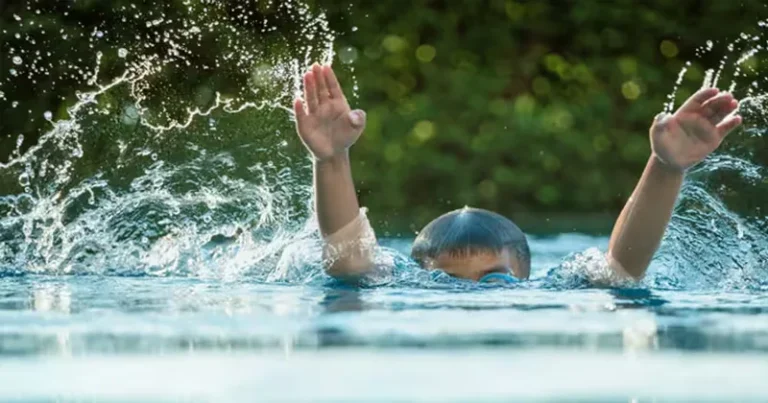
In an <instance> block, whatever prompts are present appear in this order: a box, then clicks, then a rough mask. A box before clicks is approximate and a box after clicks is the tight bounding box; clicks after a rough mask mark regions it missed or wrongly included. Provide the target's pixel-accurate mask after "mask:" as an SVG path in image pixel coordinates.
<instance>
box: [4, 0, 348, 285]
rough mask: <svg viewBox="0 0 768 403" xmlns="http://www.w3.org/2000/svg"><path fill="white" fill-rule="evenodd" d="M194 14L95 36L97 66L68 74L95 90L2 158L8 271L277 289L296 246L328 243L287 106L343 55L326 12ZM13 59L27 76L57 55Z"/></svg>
mask: <svg viewBox="0 0 768 403" xmlns="http://www.w3.org/2000/svg"><path fill="white" fill-rule="evenodd" d="M184 5H185V7H186V12H185V13H183V14H180V15H179V14H178V13H176V14H174V15H171V11H173V10H170V11H169V10H166V11H167V13H166V11H163V8H162V7H159V11H157V10H141V9H139V8H137V7H136V6H135V5H130V6H123V7H122V8H121V9H120V10H119V12H117V13H116V15H118V16H120V17H119V18H121V20H122V22H123V23H128V24H130V23H132V24H134V25H136V24H138V25H142V24H143V25H144V26H145V27H144V28H146V29H143V30H138V29H132V30H126V31H125V32H122V33H121V32H120V31H119V29H118V28H117V27H115V28H114V31H110V30H108V29H106V28H100V27H98V26H96V27H93V30H92V31H90V32H91V34H90V36H89V37H87V40H88V42H89V43H90V48H92V49H94V56H93V58H92V59H91V60H90V61H89V62H90V63H91V67H90V68H85V67H83V66H82V64H85V62H81V61H76V62H73V63H72V64H71V65H70V66H68V67H69V68H67V69H65V70H64V72H63V73H61V74H62V77H61V78H60V79H61V80H65V79H69V80H73V79H74V80H76V81H77V82H78V83H79V84H80V85H81V86H82V88H86V90H85V91H82V92H78V93H76V99H75V100H74V102H73V104H72V106H71V107H69V108H68V109H67V113H66V116H63V117H62V118H60V119H56V120H54V119H53V113H51V112H49V111H46V112H45V113H44V118H45V119H46V120H48V121H50V125H51V129H50V130H49V131H47V132H46V133H44V134H43V135H41V136H40V137H39V139H38V140H37V142H36V143H35V144H34V145H32V146H30V147H24V146H25V144H24V141H25V140H24V137H23V136H19V137H18V140H17V143H16V144H17V145H16V147H17V148H16V151H15V152H14V153H13V155H12V158H11V159H10V160H9V161H8V162H6V163H0V184H2V193H3V195H2V196H0V273H3V274H5V275H8V274H25V273H48V274H114V275H191V276H215V277H221V278H238V277H241V276H242V275H243V274H244V273H247V274H251V275H253V276H255V277H257V278H264V279H266V278H267V277H269V276H270V273H271V271H272V269H274V268H275V267H278V266H279V262H280V256H281V255H282V253H281V252H282V251H283V249H284V248H285V247H286V246H287V245H290V244H292V243H294V242H296V241H297V240H299V239H306V238H309V237H310V236H311V234H313V233H314V231H313V229H312V228H311V227H312V224H311V222H310V221H308V220H307V217H308V216H309V215H310V214H309V199H310V193H309V188H308V187H307V184H308V183H309V181H308V180H307V179H308V167H307V165H308V164H307V162H306V161H307V160H306V157H305V153H304V152H303V151H302V150H301V149H300V146H299V145H298V144H296V141H295V136H293V133H292V123H291V120H290V118H289V116H290V115H289V114H288V113H286V111H288V110H289V109H288V108H287V107H286V106H288V105H290V104H291V100H292V99H293V98H294V96H295V94H296V93H297V91H299V89H300V77H301V74H300V73H301V72H302V71H305V70H306V69H307V68H308V66H309V65H310V64H311V62H314V61H321V62H329V61H330V60H331V59H332V57H333V53H332V44H333V34H332V32H331V31H330V29H329V28H328V24H327V21H326V20H325V17H324V16H323V15H322V14H317V13H313V12H311V10H310V9H309V8H308V7H307V6H306V5H303V4H301V3H294V2H265V1H256V2H238V3H237V4H236V5H234V6H233V5H231V4H228V3H226V2H191V1H186V2H184ZM30 11H32V10H30ZM66 12H68V11H65V13H66ZM38 14H39V12H38ZM15 19H16V21H18V23H19V24H20V25H23V24H25V23H26V21H25V18H24V17H22V16H18V15H17V16H16V18H15ZM278 23H279V24H278ZM30 25H34V22H32V23H30ZM62 31H63V29H62ZM83 31H84V32H88V31H89V29H83ZM136 32H139V34H136ZM243 32H245V33H250V35H243ZM128 33H130V34H131V35H135V37H127V36H129V35H128ZM68 35H69V34H67V33H62V35H61V38H62V41H65V40H67V39H71V38H68ZM17 39H19V40H20V41H24V40H26V42H27V43H28V44H29V45H32V46H34V45H36V41H35V39H34V34H26V37H20V36H19V37H17ZM81 39H82V38H81ZM211 43H213V44H215V45H213V46H211ZM22 45H25V44H24V43H22ZM59 45H61V44H59ZM210 49H215V52H216V53H215V54H209V53H210ZM8 51H9V53H10V54H12V55H14V56H12V58H13V59H12V60H13V66H12V68H11V71H9V75H10V77H12V78H13V79H14V80H21V79H24V80H26V82H28V83H33V82H37V79H38V76H39V75H49V74H53V71H51V70H49V69H46V67H45V66H46V63H47V62H48V60H46V55H45V54H42V53H40V52H37V53H35V52H33V51H30V50H28V48H26V47H15V46H14V45H13V44H10V45H9V49H8ZM107 52H111V53H114V55H113V57H111V58H110V60H111V61H110V62H109V65H108V66H105V65H104V60H105V57H104V56H105V54H107ZM49 55H50V54H49ZM114 56H116V57H114ZM78 62H80V63H78ZM213 71H215V73H216V74H212V73H211V72H213ZM114 72H117V74H114ZM222 76H225V79H222V78H221V77H222ZM190 77H197V80H190ZM217 80H218V81H222V82H223V83H219V82H218V81H217ZM54 81H55V80H54ZM12 82H13V81H11V80H4V81H3V83H4V85H6V86H10V85H11V84H9V83H12ZM190 92H191V93H193V94H194V95H195V96H193V97H191V99H190V97H184V96H182V95H184V94H189V93H190ZM2 94H3V95H2V97H0V102H8V103H9V104H11V105H12V107H16V106H18V102H17V101H13V100H10V101H9V100H8V99H6V98H7V95H6V93H5V92H3V93H2ZM22 108H23V107H22ZM20 110H21V108H20Z"/></svg>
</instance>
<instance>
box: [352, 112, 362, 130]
mask: <svg viewBox="0 0 768 403" xmlns="http://www.w3.org/2000/svg"><path fill="white" fill-rule="evenodd" d="M349 123H350V124H351V125H352V127H354V128H355V129H362V128H363V127H365V112H364V111H362V110H360V109H356V110H354V111H352V112H349Z"/></svg>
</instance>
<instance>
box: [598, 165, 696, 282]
mask: <svg viewBox="0 0 768 403" xmlns="http://www.w3.org/2000/svg"><path fill="white" fill-rule="evenodd" d="M682 182H683V171H681V170H678V169H674V168H669V167H667V166H665V165H664V164H663V163H662V162H661V161H659V160H658V159H657V158H656V157H655V156H651V158H650V159H649V160H648V164H647V165H646V167H645V171H644V172H643V175H642V177H641V178H640V181H639V182H638V184H637V186H636V187H635V190H634V192H633V193H632V196H631V197H630V199H629V200H628V201H627V204H626V205H625V206H624V209H623V210H622V212H621V214H620V215H619V218H618V219H617V221H616V225H615V226H614V227H613V232H612V234H611V240H610V243H609V247H608V252H609V256H610V258H611V260H613V261H614V262H615V263H618V265H619V266H621V267H620V269H622V270H623V271H624V272H626V274H628V275H630V276H632V277H633V278H635V279H640V278H642V277H643V276H644V275H645V271H646V269H647V268H648V265H649V264H650V262H651V259H652V258H653V255H654V253H655V252H656V249H658V247H659V244H660V242H661V238H662V237H663V236H664V231H665V229H666V228H667V224H669V219H670V218H671V217H672V209H673V208H674V206H675V201H676V200H677V196H678V193H679V192H680V186H681V185H682ZM615 263H614V264H615ZM614 269H617V268H615V267H614Z"/></svg>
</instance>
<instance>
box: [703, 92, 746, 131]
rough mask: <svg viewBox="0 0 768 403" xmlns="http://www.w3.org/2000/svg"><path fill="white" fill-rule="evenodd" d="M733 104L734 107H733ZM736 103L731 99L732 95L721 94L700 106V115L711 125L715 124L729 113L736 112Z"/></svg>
mask: <svg viewBox="0 0 768 403" xmlns="http://www.w3.org/2000/svg"><path fill="white" fill-rule="evenodd" d="M734 103H735V105H734ZM738 105H739V104H738V102H736V100H734V99H733V95H731V94H729V93H727V92H722V93H720V94H718V95H716V96H714V97H712V98H710V99H709V100H707V101H706V102H704V103H703V104H702V105H701V113H702V114H703V115H704V117H706V118H707V119H709V121H710V122H712V124H717V123H718V122H720V121H721V120H723V118H724V117H726V116H727V115H728V114H729V113H731V112H733V111H734V110H736V107H738Z"/></svg>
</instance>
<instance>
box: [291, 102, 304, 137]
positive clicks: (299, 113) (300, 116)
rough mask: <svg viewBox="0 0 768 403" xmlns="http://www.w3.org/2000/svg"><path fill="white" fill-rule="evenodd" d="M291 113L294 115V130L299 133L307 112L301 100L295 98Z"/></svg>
mask: <svg viewBox="0 0 768 403" xmlns="http://www.w3.org/2000/svg"><path fill="white" fill-rule="evenodd" d="M293 112H294V113H295V114H296V128H298V129H299V132H301V131H302V129H303V127H304V119H306V117H307V111H305V110H304V102H303V101H302V100H301V99H298V98H297V99H296V100H295V101H293Z"/></svg>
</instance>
